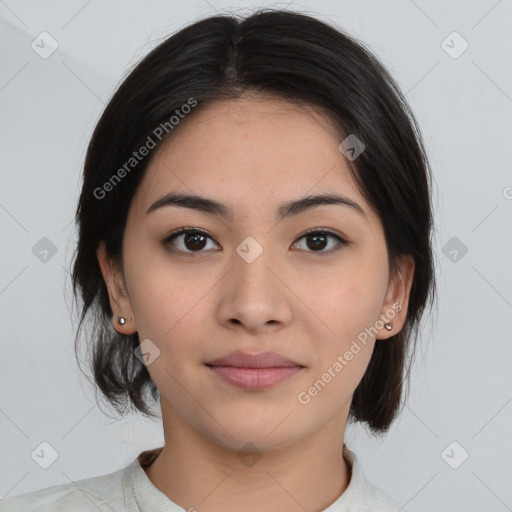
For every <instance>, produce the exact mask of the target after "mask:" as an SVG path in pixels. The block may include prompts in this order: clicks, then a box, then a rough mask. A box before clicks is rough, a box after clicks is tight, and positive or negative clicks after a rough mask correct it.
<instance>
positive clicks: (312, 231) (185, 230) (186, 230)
mask: <svg viewBox="0 0 512 512" xmlns="http://www.w3.org/2000/svg"><path fill="white" fill-rule="evenodd" d="M188 233H197V234H201V235H205V236H206V237H208V238H210V239H211V240H213V237H211V236H210V234H209V233H207V232H206V231H203V230H202V229H198V228H193V227H182V228H178V229H176V230H175V231H173V232H172V233H171V234H170V235H168V236H167V237H166V238H165V239H164V240H163V241H162V243H163V244H164V246H168V245H170V242H171V241H172V240H174V239H175V238H177V237H178V236H179V235H183V234H188ZM312 234H315V235H324V236H327V237H329V238H334V239H335V240H337V241H338V242H339V243H338V244H337V245H336V247H334V248H333V249H330V250H328V251H306V252H310V253H313V254H318V255H319V256H325V255H330V254H333V253H335V252H337V251H339V250H340V249H341V248H342V247H343V246H345V245H348V242H347V240H345V239H344V238H343V237H341V236H340V235H338V234H336V233H333V232H332V231H329V230H326V229H324V228H312V229H308V230H307V231H306V232H305V233H303V234H302V235H301V236H300V237H299V238H297V240H296V241H295V242H293V245H295V244H296V243H298V242H299V241H300V240H302V239H303V238H305V237H306V236H308V235H312ZM169 250H170V252H172V253H181V254H182V255H183V256H185V257H194V256H195V255H196V254H201V253H202V252H205V251H203V250H200V251H182V250H180V249H174V248H173V249H169Z"/></svg>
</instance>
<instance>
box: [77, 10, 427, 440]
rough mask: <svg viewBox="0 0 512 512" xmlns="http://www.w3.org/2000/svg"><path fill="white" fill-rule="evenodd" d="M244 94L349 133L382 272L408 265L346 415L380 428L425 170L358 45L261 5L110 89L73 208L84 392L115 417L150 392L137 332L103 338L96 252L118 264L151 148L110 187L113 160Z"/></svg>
mask: <svg viewBox="0 0 512 512" xmlns="http://www.w3.org/2000/svg"><path fill="white" fill-rule="evenodd" d="M245 92H249V93H251V92H252V93H257V94H263V95H271V96H274V97H276V96H277V97H280V98H283V99H286V100H289V101H291V102H297V103H301V104H308V105H312V106H315V107H319V108H321V109H322V110H323V111H325V112H327V113H328V115H329V116H330V119H331V120H332V121H334V124H335V125H336V126H338V127H339V130H340V133H339V137H340V138H339V140H340V142H341V141H343V140H344V139H345V138H346V137H347V136H348V135H349V134H355V135H356V136H357V138H358V139H359V140H360V141H362V142H363V144H364V145H365V146H366V149H365V151H363V152H362V153H361V154H360V155H359V156H358V157H357V159H355V160H354V161H352V162H349V166H350V169H351V172H352V175H353V177H354V179H355V181H356V183H357V186H358V188H359V190H360V191H361V193H362V195H363V196H364V197H365V199H366V200H367V202H368V203H369V204H370V205H371V207H372V208H374V209H375V211H376V212H377V213H378V215H379V216H380V218H381V220H382V223H383V227H384V233H385V237H386V243H387V250H388V256H389V258H388V259H389V268H390V272H391V273H393V272H395V271H396V269H397V261H398V257H399V256H400V255H404V254H409V255H412V256H413V257H414V261H415V271H414V280H413V284H412V289H411V292H410V297H409V304H408V312H407V319H406V323H405V325H404V327H403V329H402V330H401V331H400V332H399V333H397V334H396V335H394V336H392V337H391V338H390V339H387V340H376V344H375V348H374V352H373V355H372V358H371V361H370V363H369V367H368V369H367V371H366V373H365V375H364V376H363V378H362V380H361V382H360V383H359V385H358V387H357V389H356V390H355V393H354V396H353V400H352V404H351V409H350V416H349V419H350V420H351V421H359V422H362V423H366V425H367V426H368V427H369V428H370V430H371V431H372V432H373V433H379V432H384V431H386V430H387V429H388V428H389V426H390V425H391V423H392V421H393V420H394V419H395V417H396V416H397V414H398V412H399V409H400V405H401V399H403V397H404V393H403V391H404V389H405V388H404V383H407V384H408V382H409V378H408V377H409V372H410V367H411V363H412V360H413V356H414V352H415V350H414V348H415V345H416V341H417V336H418V326H419V323H420V320H421V317H422V315H423V312H424V310H425V308H426V306H427V303H428V301H429V299H430V301H431V302H432V300H433V299H434V296H435V278H434V264H433V254H432V244H431V235H432V233H431V231H432V228H433V227H432V217H433V216H432V207H431V203H430V196H431V191H430V188H431V178H432V177H431V171H430V167H429V163H428V159H427V157H426V153H425V150H424V146H423V143H422V139H421V134H420V130H419V128H418V126H417V122H416V120H415V118H414V116H413V114H412V112H411V109H410V107H409V106H408V104H407V102H406V100H405V98H404V96H403V94H402V93H401V91H400V89H399V87H398V86H397V85H396V83H395V82H394V81H393V79H392V77H391V76H390V74H389V73H388V71H387V70H386V69H385V68H384V67H383V65H382V64H381V63H380V62H379V61H378V60H377V59H376V57H375V56H374V55H373V54H372V53H371V52H370V51H368V50H367V49H366V48H365V47H364V46H363V45H362V44H361V43H360V42H358V41H356V40H355V39H354V38H352V37H350V36H348V35H347V34H345V33H344V32H343V31H341V30H340V29H339V28H336V27H333V26H330V25H328V24H327V23H324V22H322V21H320V20H318V19H315V18H314V17H310V16H308V15H305V14H301V13H296V12H290V11H280V10H263V11H258V12H256V13H254V14H252V15H250V16H248V17H246V18H245V19H239V18H237V17H236V16H233V15H226V16H214V17H209V18H207V19H204V20H201V21H198V22H195V23H193V24H191V25H190V26H188V27H185V28H184V29H182V30H180V31H179V32H177V33H176V34H174V35H172V36H171V37H169V38H167V39H166V40H164V41H163V42H162V43H161V44H159V45H158V46H157V47H156V48H154V49H153V50H152V51H151V52H150V53H149V54H148V55H147V56H146V57H145V58H144V59H143V60H142V61H141V62H140V63H139V64H138V65H136V66H135V67H134V69H133V70H132V71H131V72H130V73H129V75H128V76H127V77H126V78H125V79H124V81H123V82H122V84H121V85H120V86H119V87H118V88H117V90H116V92H115V94H114V95H113V97H112V98H111V99H110V101H109V103H108V104H107V106H106V108H105V110H104V113H103V114H102V116H101V118H100V120H99V122H98V124H97V126H96V128H95V130H94V133H93V135H92V138H91V141H90V143H89V146H88V149H87V155H86V159H85V166H84V173H83V187H82V191H81V195H80V199H79V203H78V207H77V211H76V223H77V228H78V244H77V248H76V252H75V255H74V256H75V259H74V266H73V273H72V279H73V291H74V296H75V300H77V303H78V296H80V298H81V299H82V305H81V315H80V323H79V326H78V330H77V337H76V340H75V350H76V354H78V339H79V335H80V332H81V330H82V328H83V326H84V320H85V318H86V316H87V315H88V314H89V315H91V316H92V318H91V322H90V327H91V331H90V334H89V335H88V338H89V339H88V340H87V348H88V349H89V350H90V353H89V354H88V360H89V363H90V368H91V369H92V372H93V376H94V381H95V383H96V385H97V388H99V390H101V392H102V393H103V395H104V396H105V397H106V398H107V399H108V401H109V402H110V403H111V404H112V405H113V406H114V407H115V409H116V411H117V412H118V413H120V414H122V413H123V411H124V410H125V409H126V406H127V405H132V406H133V407H135V409H137V410H138V411H140V412H141V413H143V414H145V415H147V416H155V415H154V414H153V413H152V412H151V410H150V405H154V404H155V401H156V400H157V399H158V395H159V393H158V390H157V388H156V386H155V384H154V383H153V381H152V379H151V377H150V375H149V372H148V371H147V368H146V366H145V365H144V364H143V363H142V362H141V361H140V360H139V359H138V358H137V357H136V356H135V354H134V350H135V349H136V348H137V347H138V346H139V338H138V335H137V333H134V334H132V335H129V336H123V335H121V334H119V333H117V332H116V331H115V330H114V329H113V327H112V324H111V321H112V310H111V308H110V303H109V296H108V292H107V288H106V285H105V282H104V280H103V278H102V274H101V271H100V267H99V264H98V260H97V256H96V250H97V248H98V244H99V243H100V241H102V240H104V241H105V245H106V249H107V252H108V254H109V256H110V257H111V258H112V259H114V260H116V261H118V262H121V263H122V240H123V233H124V228H125V224H126V219H127V213H128V209H129V207H130V203H131V199H132V197H133V195H134V193H135V190H136V189H137V186H138V184H139V183H140V180H141V179H142V177H143V175H144V171H145V169H146V167H147V164H148V162H149V159H150V158H151V154H152V153H151V152H150V154H149V155H147V156H146V157H144V158H141V159H140V161H139V160H138V161H137V165H136V166H134V168H133V169H130V172H125V173H118V174H117V175H118V177H119V176H120V174H122V180H118V181H116V182H113V181H112V178H113V176H114V174H116V172H117V171H118V170H119V169H121V168H123V166H124V169H125V170H126V169H127V167H126V162H128V161H129V160H130V158H132V157H133V152H134V151H136V150H138V149H139V148H140V147H142V146H143V145H144V144H146V143H147V141H148V137H152V139H157V137H155V136H154V134H155V130H156V129H157V127H161V126H168V128H169V129H168V130H166V133H165V136H163V137H161V139H158V140H154V142H157V145H160V144H162V143H163V142H164V141H165V140H166V138H167V137H170V136H172V129H171V127H170V122H169V120H170V118H171V116H173V115H176V114H178V113H179V112H177V111H180V109H181V107H182V106H183V105H185V104H187V103H190V100H191V98H193V101H195V102H197V107H195V109H194V111H193V112H191V113H190V114H189V115H191V116H193V115H194V114H195V112H197V111H200V109H201V107H202V106H205V105H207V104H208V103H210V102H212V101H219V100H220V101H222V100H228V99H233V98H237V97H240V95H241V94H243V93H245ZM165 123H167V124H165ZM175 129H179V125H178V126H177V128H175ZM160 131H161V130H160ZM159 133H160V132H159ZM162 133H163V132H162ZM109 180H110V181H109ZM107 182H110V183H111V185H112V186H109V187H108V193H103V192H101V193H100V192H98V191H99V190H103V191H105V190H106V188H105V186H104V185H105V183H107ZM79 363H80V360H79ZM148 391H149V392H150V393H151V396H152V398H153V403H152V404H150V401H151V399H150V397H148V396H146V395H147V392H148Z"/></svg>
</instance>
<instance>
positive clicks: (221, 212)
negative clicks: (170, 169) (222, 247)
mask: <svg viewBox="0 0 512 512" xmlns="http://www.w3.org/2000/svg"><path fill="white" fill-rule="evenodd" d="M331 204H334V205H341V206H346V207H349V208H351V209H352V210H354V211H356V212H358V213H360V214H361V215H362V216H363V217H366V213H365V212H364V210H363V208H361V206H359V204H357V203H356V202H354V201H352V199H349V198H348V197H345V196H342V195H339V194H318V195H310V196H306V197H303V198H301V199H297V200H292V201H288V202H285V203H283V204H281V206H280V207H279V209H278V210H277V218H278V220H283V219H285V218H287V217H292V216H294V215H298V214H300V213H304V212H306V211H309V210H311V209H313V208H316V207H317V206H323V205H331ZM165 206H176V207H181V208H190V209H192V210H198V211H201V212H204V213H207V214H211V215H217V216H219V217H224V218H226V219H232V218H233V209H232V208H231V207H230V206H227V205H225V204H223V203H220V202H218V201H216V200H214V199H210V198H207V197H204V196H198V195H190V194H180V193H174V192H170V193H169V194H166V195H165V196H163V197H161V198H160V199H157V200H156V201H155V202H154V203H153V204H152V205H151V206H150V207H149V208H148V209H147V211H146V215H147V214H148V213H151V212H154V211H155V210H158V209H160V208H163V207H165Z"/></svg>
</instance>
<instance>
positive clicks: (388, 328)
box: [384, 323, 393, 331]
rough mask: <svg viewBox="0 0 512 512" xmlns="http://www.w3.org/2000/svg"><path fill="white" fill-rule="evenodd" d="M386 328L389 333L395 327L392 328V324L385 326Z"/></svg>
mask: <svg viewBox="0 0 512 512" xmlns="http://www.w3.org/2000/svg"><path fill="white" fill-rule="evenodd" d="M384 327H385V328H386V329H387V330H388V331H391V329H393V326H392V325H391V324H390V323H387V324H384Z"/></svg>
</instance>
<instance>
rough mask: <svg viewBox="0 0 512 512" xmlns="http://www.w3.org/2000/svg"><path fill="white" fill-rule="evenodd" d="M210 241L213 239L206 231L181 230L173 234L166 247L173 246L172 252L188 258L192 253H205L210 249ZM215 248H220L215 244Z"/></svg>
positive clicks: (166, 241) (167, 240)
mask: <svg viewBox="0 0 512 512" xmlns="http://www.w3.org/2000/svg"><path fill="white" fill-rule="evenodd" d="M208 240H212V241H213V239H212V238H211V237H210V236H209V235H208V234H207V233H205V232H204V231H201V230H198V229H194V228H180V229H178V230H176V231H175V232H174V233H171V234H170V235H169V236H168V237H167V238H166V239H165V240H164V245H166V246H168V245H170V246H171V252H176V253H180V252H181V253H184V255H186V256H188V255H190V254H192V253H196V252H197V253H200V252H205V251H203V249H205V248H206V249H210V248H212V247H207V246H208ZM213 245H214V247H213V248H218V246H217V245H216V244H213Z"/></svg>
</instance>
